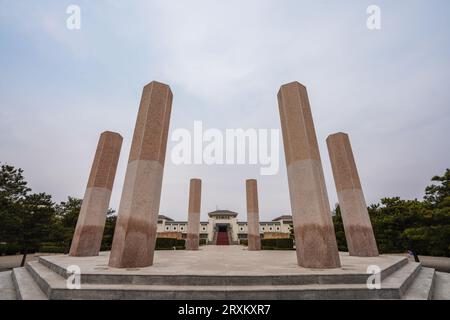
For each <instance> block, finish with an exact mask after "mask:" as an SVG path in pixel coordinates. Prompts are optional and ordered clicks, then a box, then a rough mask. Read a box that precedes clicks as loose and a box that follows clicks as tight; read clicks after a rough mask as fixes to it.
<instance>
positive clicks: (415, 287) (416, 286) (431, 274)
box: [402, 267, 436, 300]
mask: <svg viewBox="0 0 450 320" xmlns="http://www.w3.org/2000/svg"><path fill="white" fill-rule="evenodd" d="M435 276H436V272H435V271H434V269H431V268H424V267H422V268H421V269H420V271H419V273H418V274H417V276H416V277H415V278H414V279H413V281H412V283H411V285H410V286H409V287H408V289H407V291H406V293H405V295H404V296H403V297H402V299H404V300H430V299H431V298H432V295H433V289H434V284H435Z"/></svg>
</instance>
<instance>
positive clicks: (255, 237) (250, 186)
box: [245, 180, 261, 251]
mask: <svg viewBox="0 0 450 320" xmlns="http://www.w3.org/2000/svg"><path fill="white" fill-rule="evenodd" d="M245 184H246V193H247V237H248V250H250V251H259V250H261V236H260V233H259V206H258V185H257V182H256V180H247V181H246V183H245Z"/></svg>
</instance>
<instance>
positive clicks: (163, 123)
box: [109, 81, 172, 268]
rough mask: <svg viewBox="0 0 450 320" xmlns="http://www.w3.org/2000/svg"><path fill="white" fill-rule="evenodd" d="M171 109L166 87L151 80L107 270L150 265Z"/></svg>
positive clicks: (136, 135) (138, 117)
mask: <svg viewBox="0 0 450 320" xmlns="http://www.w3.org/2000/svg"><path fill="white" fill-rule="evenodd" d="M171 109H172V92H171V90H170V87H169V86H168V85H165V84H162V83H159V82H155V81H154V82H151V83H150V84H148V85H146V86H145V87H144V91H143V93H142V98H141V104H140V106H139V112H138V116H137V120H136V127H135V129H134V135H133V141H132V144H131V151H130V157H129V160H128V167H127V171H126V175H125V182H124V186H123V190H122V198H121V200H120V206H119V212H118V218H117V224H116V229H115V232H114V240H113V245H112V249H111V255H110V258H109V266H111V267H116V268H139V267H148V266H151V265H152V264H153V255H154V250H155V244H156V227H157V224H158V212H159V202H160V198H161V186H162V178H163V171H164V161H165V157H166V146H167V135H168V130H169V122H170V113H171Z"/></svg>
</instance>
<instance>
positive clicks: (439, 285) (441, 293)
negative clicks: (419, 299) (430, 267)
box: [432, 272, 450, 300]
mask: <svg viewBox="0 0 450 320" xmlns="http://www.w3.org/2000/svg"><path fill="white" fill-rule="evenodd" d="M432 298H433V300H450V273H443V272H436V284H435V287H434V290H433V297H432Z"/></svg>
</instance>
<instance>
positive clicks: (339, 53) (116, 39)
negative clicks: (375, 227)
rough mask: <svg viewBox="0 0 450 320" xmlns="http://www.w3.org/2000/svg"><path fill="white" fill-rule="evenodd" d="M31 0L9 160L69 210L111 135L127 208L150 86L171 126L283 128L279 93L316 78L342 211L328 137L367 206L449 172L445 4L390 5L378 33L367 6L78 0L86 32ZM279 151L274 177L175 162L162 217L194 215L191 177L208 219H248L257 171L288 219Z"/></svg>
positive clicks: (4, 137) (3, 150)
mask: <svg viewBox="0 0 450 320" xmlns="http://www.w3.org/2000/svg"><path fill="white" fill-rule="evenodd" d="M30 4H31V2H26V1H25V2H20V3H18V4H16V3H14V4H12V3H11V2H8V3H7V4H6V3H5V4H3V7H8V9H9V10H7V11H8V12H9V13H8V16H5V15H2V16H1V18H2V19H1V20H2V22H1V24H0V25H1V29H0V39H1V40H3V41H1V44H0V46H2V52H5V53H4V55H5V58H4V59H3V60H2V61H0V67H1V68H2V70H4V72H3V73H2V78H1V79H0V84H1V85H0V96H1V98H0V99H1V100H0V102H1V109H0V134H1V136H0V154H1V155H2V159H0V160H1V161H8V162H10V163H12V164H14V165H17V166H21V167H23V168H24V169H25V173H26V175H27V177H29V180H30V181H31V183H32V186H33V188H34V189H36V190H37V191H48V192H50V193H52V194H54V195H55V197H56V199H57V200H63V198H64V197H65V196H67V195H77V196H82V194H83V189H84V187H85V184H86V179H87V176H88V173H89V172H88V171H89V168H90V165H91V161H92V157H93V152H94V150H95V146H96V143H97V138H98V134H99V133H100V132H101V131H103V130H113V131H118V132H120V133H121V134H122V135H123V136H124V146H123V149H122V155H121V158H120V163H119V169H118V172H117V177H116V182H115V188H114V192H113V197H112V203H111V206H112V207H114V208H118V204H119V201H120V194H121V189H122V184H123V179H124V174H125V168H126V161H127V157H128V152H129V145H130V142H131V138H132V132H133V126H134V122H135V117H136V112H137V108H138V104H139V99H140V94H141V90H142V87H143V86H144V85H145V84H146V83H148V82H150V81H151V80H154V79H155V80H160V81H163V82H166V83H168V84H170V85H171V87H172V91H173V92H174V105H173V113H172V119H171V131H173V130H174V129H176V128H188V129H191V128H192V126H193V121H194V120H203V122H204V125H205V128H219V129H226V128H231V129H233V128H243V129H247V128H267V129H270V128H279V127H280V122H279V115H278V106H277V100H276V94H277V91H278V88H279V87H280V85H282V84H283V83H287V82H290V81H293V80H298V81H300V82H302V83H304V84H305V85H306V86H307V88H308V92H309V96H310V100H311V106H312V112H313V117H314V120H315V125H316V130H317V136H318V140H319V146H320V149H321V155H322V162H323V165H324V170H325V176H326V182H327V187H328V193H329V197H330V206H333V205H334V203H335V202H336V201H337V197H336V195H335V189H334V183H333V179H332V173H331V168H330V164H329V159H328V155H327V150H326V145H325V138H326V137H327V135H328V134H330V133H333V132H337V131H346V132H348V133H349V134H350V139H351V142H352V145H353V149H354V153H355V157H356V160H357V164H358V167H359V171H360V176H361V180H362V183H363V186H364V188H365V194H366V198H367V201H368V202H369V203H373V202H377V201H378V200H379V198H381V197H384V196H397V195H399V196H402V197H405V198H415V197H419V198H420V197H421V196H422V194H423V189H424V188H425V186H426V184H427V183H428V181H429V178H431V176H433V175H435V174H439V173H441V172H443V171H444V169H445V168H446V167H448V163H446V162H447V159H449V156H450V151H449V149H448V148H445V147H444V146H446V145H447V144H448V143H447V142H446V136H447V135H448V134H447V132H448V127H449V124H450V123H449V122H450V119H449V115H450V113H449V109H448V104H449V102H450V93H449V91H448V90H447V86H446V84H447V83H449V80H450V79H449V74H448V72H447V70H448V69H449V67H450V66H449V62H450V61H449V57H450V52H449V51H450V50H449V48H450V45H449V44H450V43H449V40H448V39H450V37H449V36H448V30H450V28H449V27H450V22H449V21H448V19H446V15H445V14H444V13H445V12H448V10H447V11H446V9H448V8H449V7H450V5H449V4H448V2H445V1H439V0H435V1H434V2H433V5H431V4H430V2H425V1H415V2H411V1H396V2H395V3H392V2H387V1H379V5H380V7H381V9H382V19H383V20H382V29H381V30H380V31H376V32H371V31H369V30H367V28H366V18H367V14H366V8H367V6H368V5H369V4H372V3H370V1H350V2H345V3H342V2H336V1H320V2H319V1H269V0H263V1H256V0H249V1H235V0H232V1H227V2H223V1H210V0H209V1H206V0H195V1H189V2H187V1H162V0H160V1H135V2H131V3H127V4H126V5H125V4H124V3H123V2H121V1H113V0H110V1H104V2H92V1H79V5H80V7H81V9H82V29H81V30H80V32H78V33H76V32H75V33H74V32H70V31H68V30H67V29H66V28H65V19H66V17H67V15H66V13H65V5H66V3H60V4H55V3H54V2H45V1H41V2H40V5H39V6H31V5H30ZM435 8H438V9H435ZM2 12H3V11H2ZM4 12H6V10H5V11H4ZM411 21H414V23H412V22H411ZM6 26H7V28H6ZM17 35H20V36H17ZM3 48H4V50H3ZM24 93H26V94H24ZM172 146H173V143H171V142H170V143H169V148H168V150H169V152H170V148H171V147H172ZM169 155H170V153H168V157H169ZM283 156H284V155H283V150H280V164H281V166H282V170H281V172H280V174H279V175H277V176H274V177H260V176H259V172H258V171H259V170H258V167H252V166H243V167H242V166H231V167H221V166H179V167H177V166H174V165H173V164H171V163H170V161H168V162H167V165H166V168H165V175H164V185H163V195H162V201H161V212H163V213H164V214H166V215H169V216H172V217H174V218H177V219H185V216H186V214H187V196H188V189H187V188H188V183H189V179H190V178H192V177H201V178H203V183H204V186H205V188H204V197H203V209H202V211H203V213H202V214H203V216H202V217H203V218H205V217H206V215H205V213H206V211H208V210H214V209H215V208H216V205H217V206H219V207H220V208H224V209H225V208H229V209H231V210H237V211H238V212H241V213H242V217H241V219H245V214H244V213H245V199H244V193H243V190H244V189H243V188H244V181H245V179H247V178H253V177H256V178H258V179H259V191H260V204H261V205H260V207H261V215H262V218H263V219H270V218H273V217H274V216H277V215H280V214H284V213H288V212H289V211H290V205H289V194H288V188H287V179H286V170H285V168H284V157H283Z"/></svg>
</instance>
